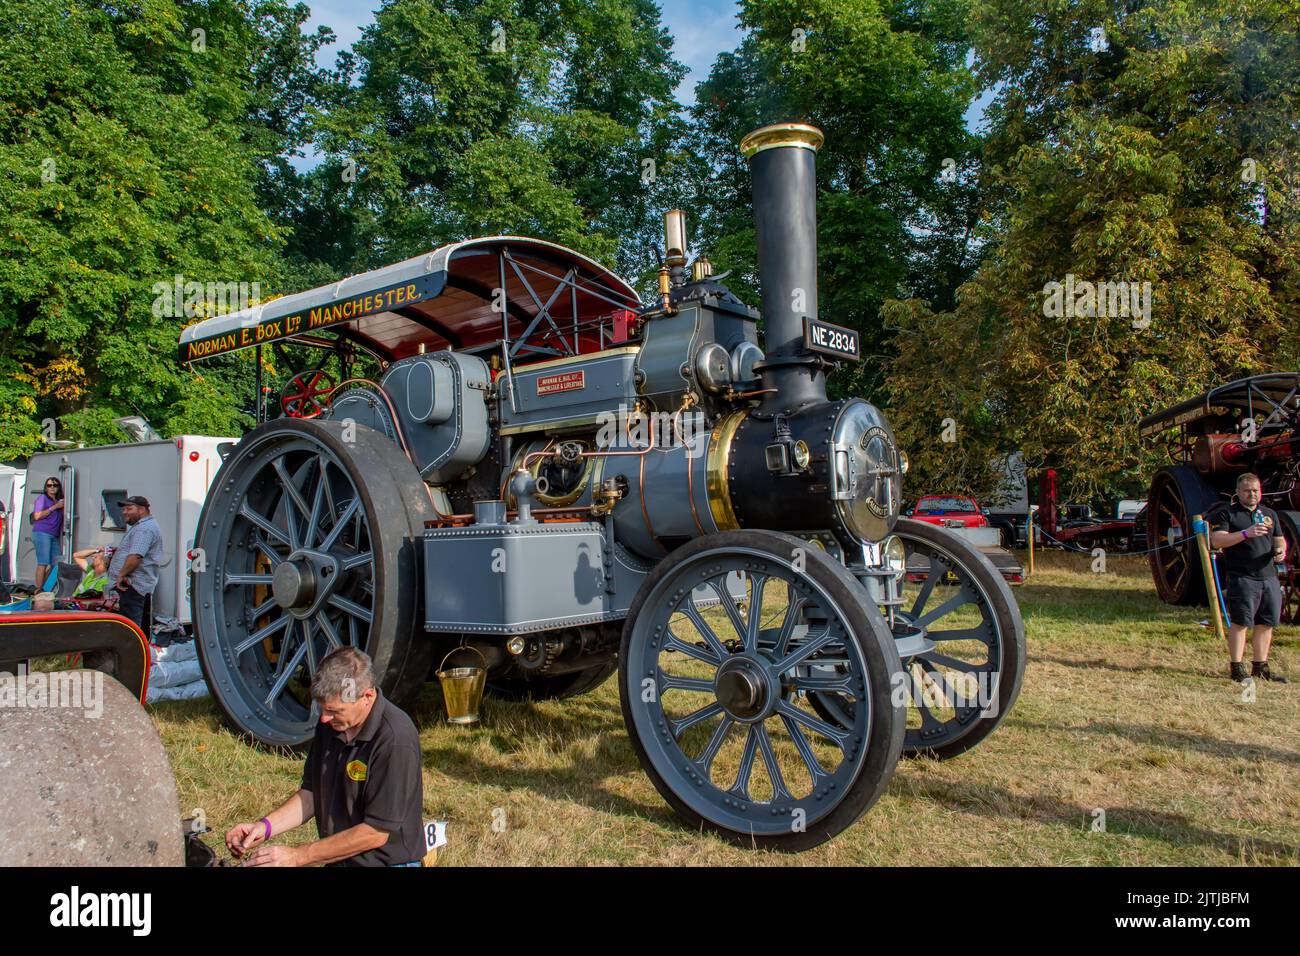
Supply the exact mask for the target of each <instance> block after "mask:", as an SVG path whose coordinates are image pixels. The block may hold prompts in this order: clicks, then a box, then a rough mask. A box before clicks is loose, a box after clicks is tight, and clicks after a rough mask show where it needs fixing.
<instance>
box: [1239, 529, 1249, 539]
mask: <svg viewBox="0 0 1300 956" xmlns="http://www.w3.org/2000/svg"><path fill="white" fill-rule="evenodd" d="M1249 538H1250V529H1248V528H1242V529H1241V540H1242V541H1246V540H1248V539H1249Z"/></svg>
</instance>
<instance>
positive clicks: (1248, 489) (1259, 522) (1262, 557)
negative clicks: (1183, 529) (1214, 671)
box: [1209, 472, 1287, 684]
mask: <svg viewBox="0 0 1300 956" xmlns="http://www.w3.org/2000/svg"><path fill="white" fill-rule="evenodd" d="M1262 497H1263V489H1262V488H1261V486H1260V483H1259V476H1258V475H1254V474H1251V473H1250V472H1247V473H1246V474H1244V475H1242V476H1241V477H1240V478H1238V479H1237V500H1236V502H1234V503H1232V504H1229V505H1221V506H1220V507H1219V508H1217V509H1216V510H1215V511H1213V512H1211V514H1210V515H1209V521H1210V529H1211V530H1210V545H1211V547H1215V548H1220V549H1222V551H1223V557H1222V558H1221V559H1220V560H1219V567H1220V569H1221V570H1222V572H1223V580H1222V584H1223V595H1224V598H1225V599H1226V603H1227V605H1228V655H1229V675H1230V676H1231V678H1232V679H1233V680H1235V681H1238V682H1243V681H1245V680H1246V679H1247V675H1246V665H1245V664H1244V663H1242V660H1241V658H1242V655H1243V654H1244V653H1245V651H1246V628H1248V627H1251V626H1252V625H1253V626H1254V629H1255V630H1254V633H1253V634H1252V636H1251V642H1250V645H1251V670H1250V676H1251V677H1256V678H1259V679H1260V680H1271V681H1277V682H1279V683H1283V684H1285V683H1286V682H1287V681H1286V678H1285V677H1282V676H1281V675H1279V674H1274V673H1272V672H1271V671H1270V670H1269V668H1268V650H1269V647H1270V646H1271V645H1272V643H1273V628H1275V627H1277V623H1278V620H1279V619H1280V618H1281V615H1282V586H1281V583H1280V582H1279V581H1278V577H1277V568H1276V567H1274V564H1273V563H1274V562H1275V561H1278V562H1280V561H1282V560H1283V559H1284V558H1285V557H1286V539H1285V538H1283V537H1282V528H1281V526H1280V525H1279V524H1278V519H1277V512H1276V511H1274V510H1273V509H1272V508H1266V507H1264V506H1263V505H1261V504H1260V503H1259V502H1260V499H1261V498H1262Z"/></svg>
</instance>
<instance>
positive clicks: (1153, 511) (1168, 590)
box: [1147, 465, 1219, 604]
mask: <svg viewBox="0 0 1300 956" xmlns="http://www.w3.org/2000/svg"><path fill="white" fill-rule="evenodd" d="M1218 502H1219V496H1218V494H1217V493H1216V492H1215V491H1214V489H1212V488H1210V487H1209V486H1208V485H1206V484H1205V482H1204V480H1202V478H1201V476H1200V475H1199V474H1197V472H1196V469H1194V468H1193V467H1191V466H1190V465H1173V466H1170V467H1167V468H1161V469H1160V470H1159V471H1157V472H1156V473H1155V474H1154V475H1153V476H1152V477H1151V492H1150V494H1149V496H1148V497H1147V547H1148V548H1155V549H1156V550H1153V551H1151V552H1150V554H1148V555H1147V560H1148V561H1150V563H1151V577H1152V579H1153V580H1154V581H1155V585H1156V593H1158V594H1159V595H1160V600H1162V601H1164V602H1165V603H1166V604H1204V603H1205V602H1206V600H1207V599H1206V591H1205V574H1204V572H1203V571H1202V570H1201V557H1200V554H1199V552H1198V551H1197V547H1196V539H1195V537H1193V535H1192V515H1196V514H1202V515H1203V514H1205V513H1206V512H1208V511H1209V510H1210V509H1211V508H1213V507H1214V506H1215V505H1216V504H1217V503H1218ZM1157 546H1162V547H1157Z"/></svg>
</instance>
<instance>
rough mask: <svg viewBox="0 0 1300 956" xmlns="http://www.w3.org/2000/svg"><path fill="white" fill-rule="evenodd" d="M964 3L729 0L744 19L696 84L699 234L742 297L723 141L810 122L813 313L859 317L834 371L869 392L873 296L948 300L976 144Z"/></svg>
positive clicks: (747, 211)
mask: <svg viewBox="0 0 1300 956" xmlns="http://www.w3.org/2000/svg"><path fill="white" fill-rule="evenodd" d="M966 14H967V5H966V3H965V2H964V0H939V2H933V3H926V4H912V3H898V2H888V0H797V2H796V0H743V2H742V3H741V4H740V21H741V23H742V25H743V26H744V27H745V28H746V29H747V31H748V33H747V34H746V36H745V38H744V40H743V42H742V43H741V45H740V47H739V49H737V50H736V51H735V52H734V53H727V54H723V55H722V56H720V57H719V58H718V60H717V62H716V63H715V64H714V67H713V70H712V72H711V73H710V75H709V78H708V80H707V81H706V82H704V83H702V84H700V86H699V88H698V89H697V91H696V92H697V99H698V105H697V107H696V108H695V110H694V118H695V120H696V124H697V129H696V130H695V131H694V133H695V136H696V139H697V142H698V143H699V147H698V150H699V154H700V155H701V157H702V158H703V160H704V168H703V169H702V170H701V171H700V174H699V175H700V179H699V184H698V197H699V198H698V200H697V202H696V203H694V208H695V209H697V210H698V211H699V212H701V213H702V214H703V217H702V218H703V227H702V230H701V231H702V234H703V242H702V244H703V245H705V246H707V251H708V253H709V255H710V256H711V258H712V259H713V260H714V261H715V263H716V264H717V265H718V267H719V268H721V269H735V270H737V272H736V278H735V279H733V280H729V281H731V282H732V283H733V284H734V286H735V288H736V290H737V292H738V294H740V295H742V297H744V298H746V299H747V300H748V301H751V302H757V296H756V294H755V290H756V287H757V275H756V254H755V249H754V230H753V212H752V207H751V201H750V191H749V189H750V187H749V172H748V168H747V165H746V163H745V161H744V160H743V159H742V158H741V157H740V155H739V151H738V149H737V146H738V144H739V142H740V140H741V138H742V137H743V136H744V135H745V134H746V133H748V132H750V131H751V130H753V129H755V128H757V127H758V126H761V125H764V124H766V123H771V122H779V121H786V120H801V121H805V122H810V123H813V124H814V125H816V126H818V127H819V128H821V129H822V130H823V131H824V133H825V134H826V142H825V145H824V147H823V148H822V150H821V151H820V153H819V155H818V159H817V162H818V253H819V258H820V276H821V281H820V283H819V295H820V313H821V317H822V318H825V319H828V320H830V321H833V322H837V323H840V324H843V325H849V326H852V327H854V328H857V329H859V330H861V332H862V333H863V336H862V339H863V350H864V354H865V355H866V356H867V360H866V361H865V362H864V363H863V364H862V366H861V367H860V368H858V369H856V370H854V371H853V372H851V373H849V374H843V373H842V374H841V375H840V376H839V377H838V378H837V379H836V380H834V382H833V384H835V385H837V386H838V387H839V388H841V389H847V390H851V391H856V392H860V393H866V394H874V393H875V391H876V388H877V386H878V385H879V384H880V381H881V372H882V370H883V367H884V363H885V362H886V361H887V357H886V355H885V354H884V353H885V350H886V342H885V339H886V336H885V334H884V329H883V328H882V326H881V322H880V315H879V313H880V306H881V304H882V303H883V302H884V300H885V299H887V298H890V297H895V296H900V295H903V296H907V295H919V296H925V297H926V298H929V299H932V300H934V301H938V302H942V301H946V300H951V297H952V293H953V290H955V289H956V287H957V285H958V284H959V283H960V282H961V281H962V280H963V279H964V278H965V277H966V275H967V274H968V272H969V270H970V265H971V264H970V262H969V258H970V253H969V249H968V245H969V238H970V232H971V227H972V226H973V224H974V220H973V214H974V209H975V202H974V195H975V194H974V190H973V189H972V188H971V187H970V186H969V185H966V184H964V182H963V180H962V179H961V177H960V176H958V175H957V174H958V173H960V172H961V171H962V170H966V169H968V168H969V167H970V166H971V164H972V163H973V162H974V161H975V158H976V151H977V147H978V142H977V140H976V139H975V138H974V137H973V136H972V135H971V134H970V133H969V132H968V131H967V129H966V127H965V124H964V120H963V115H964V113H965V111H966V109H967V107H968V105H969V103H970V101H971V99H972V97H973V95H974V93H975V89H976V82H975V78H974V76H973V74H972V73H971V72H970V71H969V70H968V69H967V68H966V59H967V52H968V49H969V41H968V40H967V38H966V23H965V20H966ZM945 161H947V162H945ZM947 170H952V172H951V173H947ZM969 179H970V177H969V176H967V177H966V181H969Z"/></svg>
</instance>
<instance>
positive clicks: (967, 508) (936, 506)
mask: <svg viewBox="0 0 1300 956" xmlns="http://www.w3.org/2000/svg"><path fill="white" fill-rule="evenodd" d="M907 516H908V517H909V518H915V519H916V520H917V521H925V522H928V523H929V524H937V525H939V526H940V527H944V528H987V527H988V526H989V519H988V518H986V517H984V512H983V511H981V510H980V506H979V505H978V504H976V502H975V499H974V498H967V497H965V496H964V495H926V496H925V497H923V498H922V499H921V500H920V501H918V502H917V503H916V507H914V508H909V509H908V511H907Z"/></svg>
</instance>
